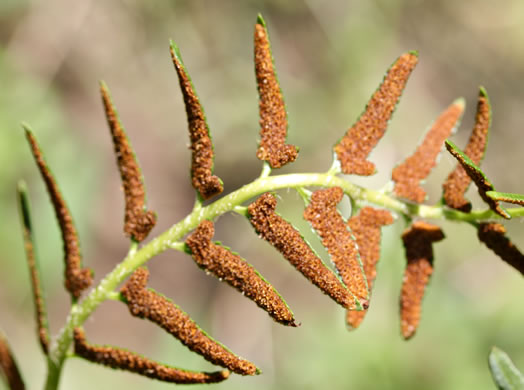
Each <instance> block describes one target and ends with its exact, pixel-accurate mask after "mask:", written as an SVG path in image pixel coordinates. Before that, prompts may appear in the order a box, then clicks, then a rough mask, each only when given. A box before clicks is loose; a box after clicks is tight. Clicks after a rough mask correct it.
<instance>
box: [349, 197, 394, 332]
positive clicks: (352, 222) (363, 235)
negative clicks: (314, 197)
mask: <svg viewBox="0 0 524 390" xmlns="http://www.w3.org/2000/svg"><path fill="white" fill-rule="evenodd" d="M393 222H394V219H393V216H392V215H391V213H390V212H389V211H387V210H379V209H375V208H372V207H363V208H362V209H361V210H360V212H359V213H358V214H357V215H355V216H353V217H351V218H350V219H349V220H348V226H349V228H350V229H351V232H352V233H353V236H354V237H355V239H356V240H357V245H358V251H359V253H360V260H361V261H362V266H363V268H364V272H365V274H366V279H367V282H368V289H369V294H370V295H371V289H372V288H373V282H374V280H375V278H376V276H377V263H378V260H379V258H380V236H381V234H380V233H381V232H380V229H381V228H382V226H385V225H391V224H392V223H393ZM366 312H367V311H366V310H361V311H355V310H348V311H347V313H346V322H347V324H348V326H349V327H350V328H353V329H356V328H358V326H359V325H360V323H361V322H362V320H363V319H364V317H365V315H366Z"/></svg>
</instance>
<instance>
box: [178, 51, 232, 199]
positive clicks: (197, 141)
mask: <svg viewBox="0 0 524 390" xmlns="http://www.w3.org/2000/svg"><path fill="white" fill-rule="evenodd" d="M171 59H172V60H173V65H174V66H175V70H176V72H177V75H178V81H179V83H180V89H181V91H182V97H183V98H184V104H185V107H186V114H187V124H188V129H189V140H190V142H191V146H190V148H191V182H192V184H193V188H194V189H195V190H196V191H197V192H198V194H199V195H200V197H201V198H202V199H209V198H211V197H213V196H215V195H218V194H220V193H221V192H222V191H223V189H224V186H223V184H222V180H220V178H219V177H218V176H214V175H213V159H214V156H215V152H214V150H213V142H212V140H211V135H210V133H209V126H208V125H207V121H206V116H205V114H204V109H203V107H202V105H201V104H200V100H199V99H198V96H197V94H196V92H195V89H194V87H193V83H192V82H191V78H190V77H189V74H188V73H187V71H186V68H185V66H184V62H183V61H182V56H181V55H180V51H179V49H178V47H177V46H176V45H175V44H174V42H171Z"/></svg>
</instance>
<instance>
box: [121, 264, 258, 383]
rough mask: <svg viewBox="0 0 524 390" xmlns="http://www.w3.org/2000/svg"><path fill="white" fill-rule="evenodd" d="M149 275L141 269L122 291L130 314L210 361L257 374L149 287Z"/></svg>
mask: <svg viewBox="0 0 524 390" xmlns="http://www.w3.org/2000/svg"><path fill="white" fill-rule="evenodd" d="M148 278H149V272H148V271H147V270H146V269H145V268H139V269H137V270H136V271H135V272H134V273H133V274H132V275H131V277H130V278H129V280H128V281H127V282H126V284H125V285H124V287H122V289H121V293H122V296H123V297H124V298H125V300H126V302H127V306H128V308H129V311H130V313H131V314H132V315H133V316H135V317H139V318H147V319H148V320H150V321H152V322H154V323H155V324H157V325H159V326H160V327H161V328H163V329H164V330H166V331H167V332H168V333H169V334H171V335H173V336H174V337H176V338H177V339H178V340H180V342H181V343H182V344H184V345H185V346H186V347H188V348H189V349H190V350H191V351H193V352H196V353H198V354H199V355H201V356H203V357H204V359H206V360H207V361H209V362H211V363H213V364H216V365H219V366H222V367H225V368H227V369H229V370H231V371H233V372H235V373H237V374H240V375H255V374H257V373H258V369H257V368H256V366H255V365H254V364H253V363H251V362H249V361H247V360H244V359H241V358H239V357H238V356H236V355H235V354H233V353H232V352H231V351H229V350H228V349H227V348H226V347H224V346H223V345H222V344H220V343H218V342H217V341H215V340H213V339H211V338H210V337H209V336H208V335H207V334H206V333H205V332H204V331H203V330H202V329H200V327H198V325H197V324H195V322H194V321H193V320H192V319H191V318H190V317H189V316H188V315H187V314H186V313H184V312H183V311H182V310H181V309H180V308H179V307H178V306H177V305H175V304H174V303H173V302H171V301H170V300H168V299H167V298H165V297H164V296H162V295H160V294H158V293H156V292H154V291H151V290H149V289H147V288H146V286H147V280H148Z"/></svg>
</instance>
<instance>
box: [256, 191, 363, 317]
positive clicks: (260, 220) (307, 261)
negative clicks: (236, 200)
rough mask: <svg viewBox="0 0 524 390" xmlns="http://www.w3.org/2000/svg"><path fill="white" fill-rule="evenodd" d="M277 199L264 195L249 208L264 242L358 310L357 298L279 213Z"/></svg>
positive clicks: (327, 291)
mask: <svg viewBox="0 0 524 390" xmlns="http://www.w3.org/2000/svg"><path fill="white" fill-rule="evenodd" d="M276 206H277V200H276V198H275V197H274V196H273V195H272V194H270V193H265V194H262V195H261V196H260V197H259V198H258V199H257V200H256V201H255V202H253V203H251V204H250V205H249V207H248V214H249V221H250V222H251V225H253V227H254V228H255V230H256V231H257V233H258V234H259V235H260V237H262V238H263V239H264V240H266V241H267V242H269V243H270V244H271V245H273V246H274V247H275V248H276V249H277V250H278V251H279V252H280V253H282V255H283V256H284V258H285V259H286V260H288V261H289V263H290V264H291V265H293V267H295V268H296V269H297V270H298V271H299V272H300V273H302V275H304V276H305V277H306V278H307V279H308V280H309V281H310V282H311V283H313V284H314V285H315V286H317V287H318V288H320V290H322V292H323V293H324V294H327V295H328V296H329V297H330V298H331V299H333V300H334V301H335V302H337V303H338V304H339V305H341V306H343V307H345V308H348V309H350V308H354V307H355V297H354V296H353V294H352V293H351V292H350V291H349V290H348V289H347V287H346V286H344V284H343V283H342V282H341V281H340V279H339V278H338V277H337V276H336V275H335V274H334V273H333V272H332V271H331V270H330V269H329V268H327V267H326V265H325V264H324V263H323V261H322V260H321V259H320V258H319V257H318V256H317V255H316V254H315V253H314V252H313V249H312V248H311V247H310V246H309V244H308V243H307V242H306V241H305V240H304V238H303V237H302V235H301V234H300V232H299V231H298V230H296V229H295V228H294V227H293V226H292V225H291V224H290V223H289V222H288V221H286V220H285V219H284V218H282V217H281V216H280V215H278V214H277V213H276V211H275V209H276Z"/></svg>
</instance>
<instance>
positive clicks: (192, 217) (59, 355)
mask: <svg viewBox="0 0 524 390" xmlns="http://www.w3.org/2000/svg"><path fill="white" fill-rule="evenodd" d="M336 171H337V170H336V169H333V168H332V169H330V170H329V171H328V173H319V174H314V173H302V174H288V175H278V176H266V175H264V174H263V175H261V176H260V177H259V178H258V179H257V180H255V181H253V182H252V183H250V184H247V185H245V186H243V187H242V188H240V189H238V190H236V191H234V192H232V193H230V194H228V195H226V196H224V197H222V198H221V199H218V200H217V201H215V202H213V203H211V204H209V205H207V206H200V204H199V205H198V207H195V208H194V209H193V211H192V212H191V214H189V215H188V216H187V217H186V218H184V219H183V220H182V221H180V222H178V223H177V224H175V225H173V226H172V227H171V228H169V229H168V230H167V231H165V232H164V233H162V234H160V235H159V236H157V237H156V238H154V239H153V240H151V241H150V242H149V243H147V244H146V245H144V246H143V247H141V248H140V249H138V246H137V244H136V243H133V244H132V245H131V248H130V250H129V253H128V254H127V256H126V258H125V259H124V260H123V261H122V262H121V263H120V264H118V265H117V266H116V267H115V268H114V269H113V271H111V272H110V273H109V274H107V275H106V276H105V277H104V279H102V281H101V282H100V283H99V284H98V286H96V287H95V288H94V289H92V290H91V291H90V293H89V294H88V295H87V297H86V298H85V299H84V300H83V301H81V302H80V303H78V304H77V305H74V306H73V307H72V309H71V312H70V314H69V317H68V318H67V323H66V325H65V326H64V328H63V329H62V330H61V333H60V334H59V336H58V339H57V341H56V343H55V345H54V346H53V348H52V350H51V352H50V355H49V361H48V377H47V382H46V386H45V389H46V390H56V389H57V388H58V383H59V379H60V373H61V371H62V367H63V364H64V361H65V359H66V357H67V353H68V350H69V348H70V345H71V342H72V334H73V329H74V328H75V327H79V326H81V325H82V324H83V323H84V322H85V320H86V319H87V318H88V317H89V316H90V315H91V313H92V312H93V311H94V310H95V309H96V308H97V307H98V305H100V304H101V303H102V302H104V301H105V300H108V299H115V289H116V288H117V287H118V286H119V285H120V283H122V282H123V281H124V280H125V279H126V278H127V277H128V276H129V275H130V274H131V273H132V272H133V271H134V270H135V269H137V268H138V267H140V266H141V265H143V264H145V263H146V262H147V261H148V260H150V259H151V258H152V257H154V256H156V255H157V254H159V253H161V252H164V251H165V250H167V249H170V248H171V249H177V250H183V248H184V245H183V243H182V242H181V240H182V238H183V237H184V236H185V235H186V234H187V233H189V232H191V231H192V230H193V229H195V228H196V227H197V226H198V224H199V223H200V222H201V221H203V220H206V219H207V220H213V219H215V218H217V217H219V216H221V215H222V214H225V213H227V212H230V211H237V212H238V211H240V210H242V207H240V208H239V206H241V205H242V204H243V203H244V202H247V201H248V200H250V199H251V198H253V197H256V196H258V195H260V194H262V193H264V192H268V191H274V190H278V189H282V188H298V189H302V188H303V187H308V186H315V187H336V186H338V187H341V188H342V189H343V190H344V192H345V193H346V194H347V195H348V196H349V197H350V198H351V199H352V200H353V201H356V202H367V203H370V204H374V205H376V206H379V207H383V208H386V209H388V210H390V211H394V212H397V213H398V214H402V215H404V216H406V217H408V218H413V217H423V218H426V219H447V220H455V221H463V222H470V223H473V222H476V221H480V220H486V219H496V218H499V217H498V215H496V214H495V213H494V212H493V211H491V210H489V209H488V210H480V211H473V212H471V213H463V212H461V211H457V210H452V209H449V208H447V207H443V206H441V205H437V206H426V205H418V204H411V203H407V202H404V201H401V200H399V199H397V198H395V197H393V196H391V195H390V194H389V193H386V192H385V191H374V190H369V189H365V188H362V187H359V186H357V185H354V184H351V183H349V182H348V181H346V180H344V179H343V178H340V177H338V176H336V175H335V174H336ZM507 211H508V213H509V214H510V215H511V216H513V217H517V216H524V208H512V209H509V210H507Z"/></svg>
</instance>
